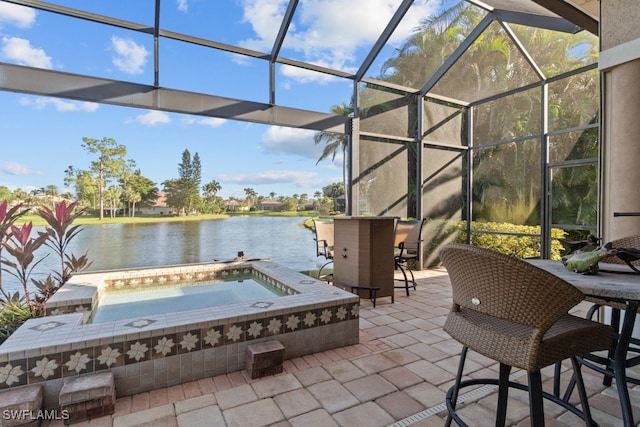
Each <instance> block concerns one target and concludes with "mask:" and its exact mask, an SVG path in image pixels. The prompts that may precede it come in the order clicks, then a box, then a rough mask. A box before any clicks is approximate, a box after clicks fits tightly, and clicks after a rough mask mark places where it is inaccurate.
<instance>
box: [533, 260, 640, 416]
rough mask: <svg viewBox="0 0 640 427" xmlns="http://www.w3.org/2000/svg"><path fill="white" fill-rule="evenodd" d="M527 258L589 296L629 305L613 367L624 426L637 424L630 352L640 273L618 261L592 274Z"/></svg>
mask: <svg viewBox="0 0 640 427" xmlns="http://www.w3.org/2000/svg"><path fill="white" fill-rule="evenodd" d="M527 261H528V262H529V263H531V264H532V265H535V266H536V267H538V268H541V269H543V270H546V271H548V272H549V273H552V274H554V275H555V276H557V277H559V278H561V279H563V280H565V281H566V282H569V283H571V284H572V285H574V286H575V287H576V288H578V289H580V290H581V291H582V292H583V293H584V294H585V295H588V296H593V297H597V298H600V299H603V300H605V301H610V302H618V303H623V304H625V305H626V309H625V314H624V320H623V322H622V328H621V329H620V335H619V338H618V341H617V346H616V348H615V353H614V357H613V361H612V364H611V366H610V367H609V368H610V369H611V370H612V371H613V374H614V376H615V380H616V385H617V389H618V396H619V399H620V407H621V409H622V419H623V422H624V425H625V427H626V426H628V427H633V426H635V424H634V422H633V413H632V410H631V402H630V399H629V390H628V388H627V380H626V368H627V352H628V349H629V344H630V342H631V335H632V333H633V329H634V325H635V320H636V314H637V312H638V307H639V305H640V274H638V273H634V272H633V271H632V270H631V268H629V267H627V266H624V265H616V264H601V267H600V272H598V274H594V275H588V274H580V273H574V272H572V271H569V270H567V269H566V268H565V266H564V265H563V264H562V263H561V262H560V261H552V260H542V259H531V260H527ZM609 266H611V267H609Z"/></svg>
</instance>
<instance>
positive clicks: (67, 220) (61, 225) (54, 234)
mask: <svg viewBox="0 0 640 427" xmlns="http://www.w3.org/2000/svg"><path fill="white" fill-rule="evenodd" d="M77 206H78V202H73V203H71V204H69V205H68V206H67V203H66V202H65V201H62V202H60V203H57V204H56V205H55V210H54V211H52V210H51V209H49V208H48V207H43V208H42V209H40V210H39V211H38V215H40V217H41V218H43V219H44V220H45V221H47V224H49V225H48V227H47V232H48V234H49V238H48V239H46V240H45V242H44V244H45V245H47V246H48V247H50V248H51V249H53V251H54V252H55V254H56V256H58V258H59V259H60V271H54V272H53V273H52V274H50V275H49V276H48V277H47V278H46V279H45V280H42V281H40V280H33V283H34V284H35V285H36V287H37V288H38V290H39V291H40V294H41V295H40V296H38V298H37V299H38V302H45V301H46V300H47V299H49V297H50V296H51V295H53V294H54V293H55V292H56V291H57V290H58V289H59V288H60V287H61V286H62V285H64V284H65V283H67V282H68V281H69V279H70V278H71V276H72V275H73V273H76V272H79V271H82V270H86V269H87V268H89V267H90V266H91V264H92V263H93V262H92V261H89V258H88V256H87V252H85V253H84V255H82V256H80V257H75V256H74V255H73V254H71V255H69V254H67V247H68V246H69V243H70V242H71V240H73V238H74V237H75V236H77V235H78V233H79V232H80V231H82V228H80V226H79V225H73V221H75V219H76V218H78V217H79V216H80V215H82V214H83V213H84V212H85V209H78V210H76V208H77Z"/></svg>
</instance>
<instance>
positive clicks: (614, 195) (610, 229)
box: [601, 59, 640, 242]
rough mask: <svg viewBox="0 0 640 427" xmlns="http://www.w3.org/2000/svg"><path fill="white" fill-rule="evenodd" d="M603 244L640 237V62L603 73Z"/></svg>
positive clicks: (628, 63) (617, 66)
mask: <svg viewBox="0 0 640 427" xmlns="http://www.w3.org/2000/svg"><path fill="white" fill-rule="evenodd" d="M602 82H603V84H604V91H603V92H604V98H603V113H604V117H603V146H602V149H603V153H602V174H603V176H602V202H603V209H602V212H601V221H602V230H601V232H602V233H601V234H602V237H603V239H604V241H605V242H606V241H610V240H614V239H617V238H620V237H624V236H629V235H633V234H640V59H636V60H633V61H629V62H625V63H623V64H619V65H616V66H615V67H613V68H610V69H608V70H606V71H604V72H603V80H602Z"/></svg>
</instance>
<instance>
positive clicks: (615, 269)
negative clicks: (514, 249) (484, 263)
mask: <svg viewBox="0 0 640 427" xmlns="http://www.w3.org/2000/svg"><path fill="white" fill-rule="evenodd" d="M527 262H528V263H530V264H532V265H535V266H536V267H538V268H541V269H543V270H545V271H548V272H549V273H551V274H553V275H555V276H558V277H560V278H561V279H563V280H565V281H567V282H569V283H571V284H572V285H574V286H575V287H576V288H578V289H580V290H581V291H582V292H583V293H585V294H586V295H591V296H596V297H602V298H607V299H616V300H626V301H640V274H637V273H633V271H632V270H631V268H630V267H628V266H626V265H621V264H603V263H600V271H599V272H598V274H581V273H575V272H573V271H569V270H567V268H566V267H565V266H564V265H563V264H562V262H560V261H552V260H548V259H529V260H527Z"/></svg>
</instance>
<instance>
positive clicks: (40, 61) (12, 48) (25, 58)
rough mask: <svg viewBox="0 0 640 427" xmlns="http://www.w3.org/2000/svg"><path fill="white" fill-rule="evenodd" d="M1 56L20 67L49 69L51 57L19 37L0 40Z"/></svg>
mask: <svg viewBox="0 0 640 427" xmlns="http://www.w3.org/2000/svg"><path fill="white" fill-rule="evenodd" d="M2 55H3V56H4V57H5V58H6V59H9V60H11V61H15V62H16V63H18V64H20V65H27V66H30V67H37V68H46V69H51V68H53V66H52V65H51V57H50V56H48V55H47V54H46V53H45V51H44V50H43V49H38V48H35V47H33V46H31V43H30V42H29V40H27V39H22V38H19V37H3V38H2Z"/></svg>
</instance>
